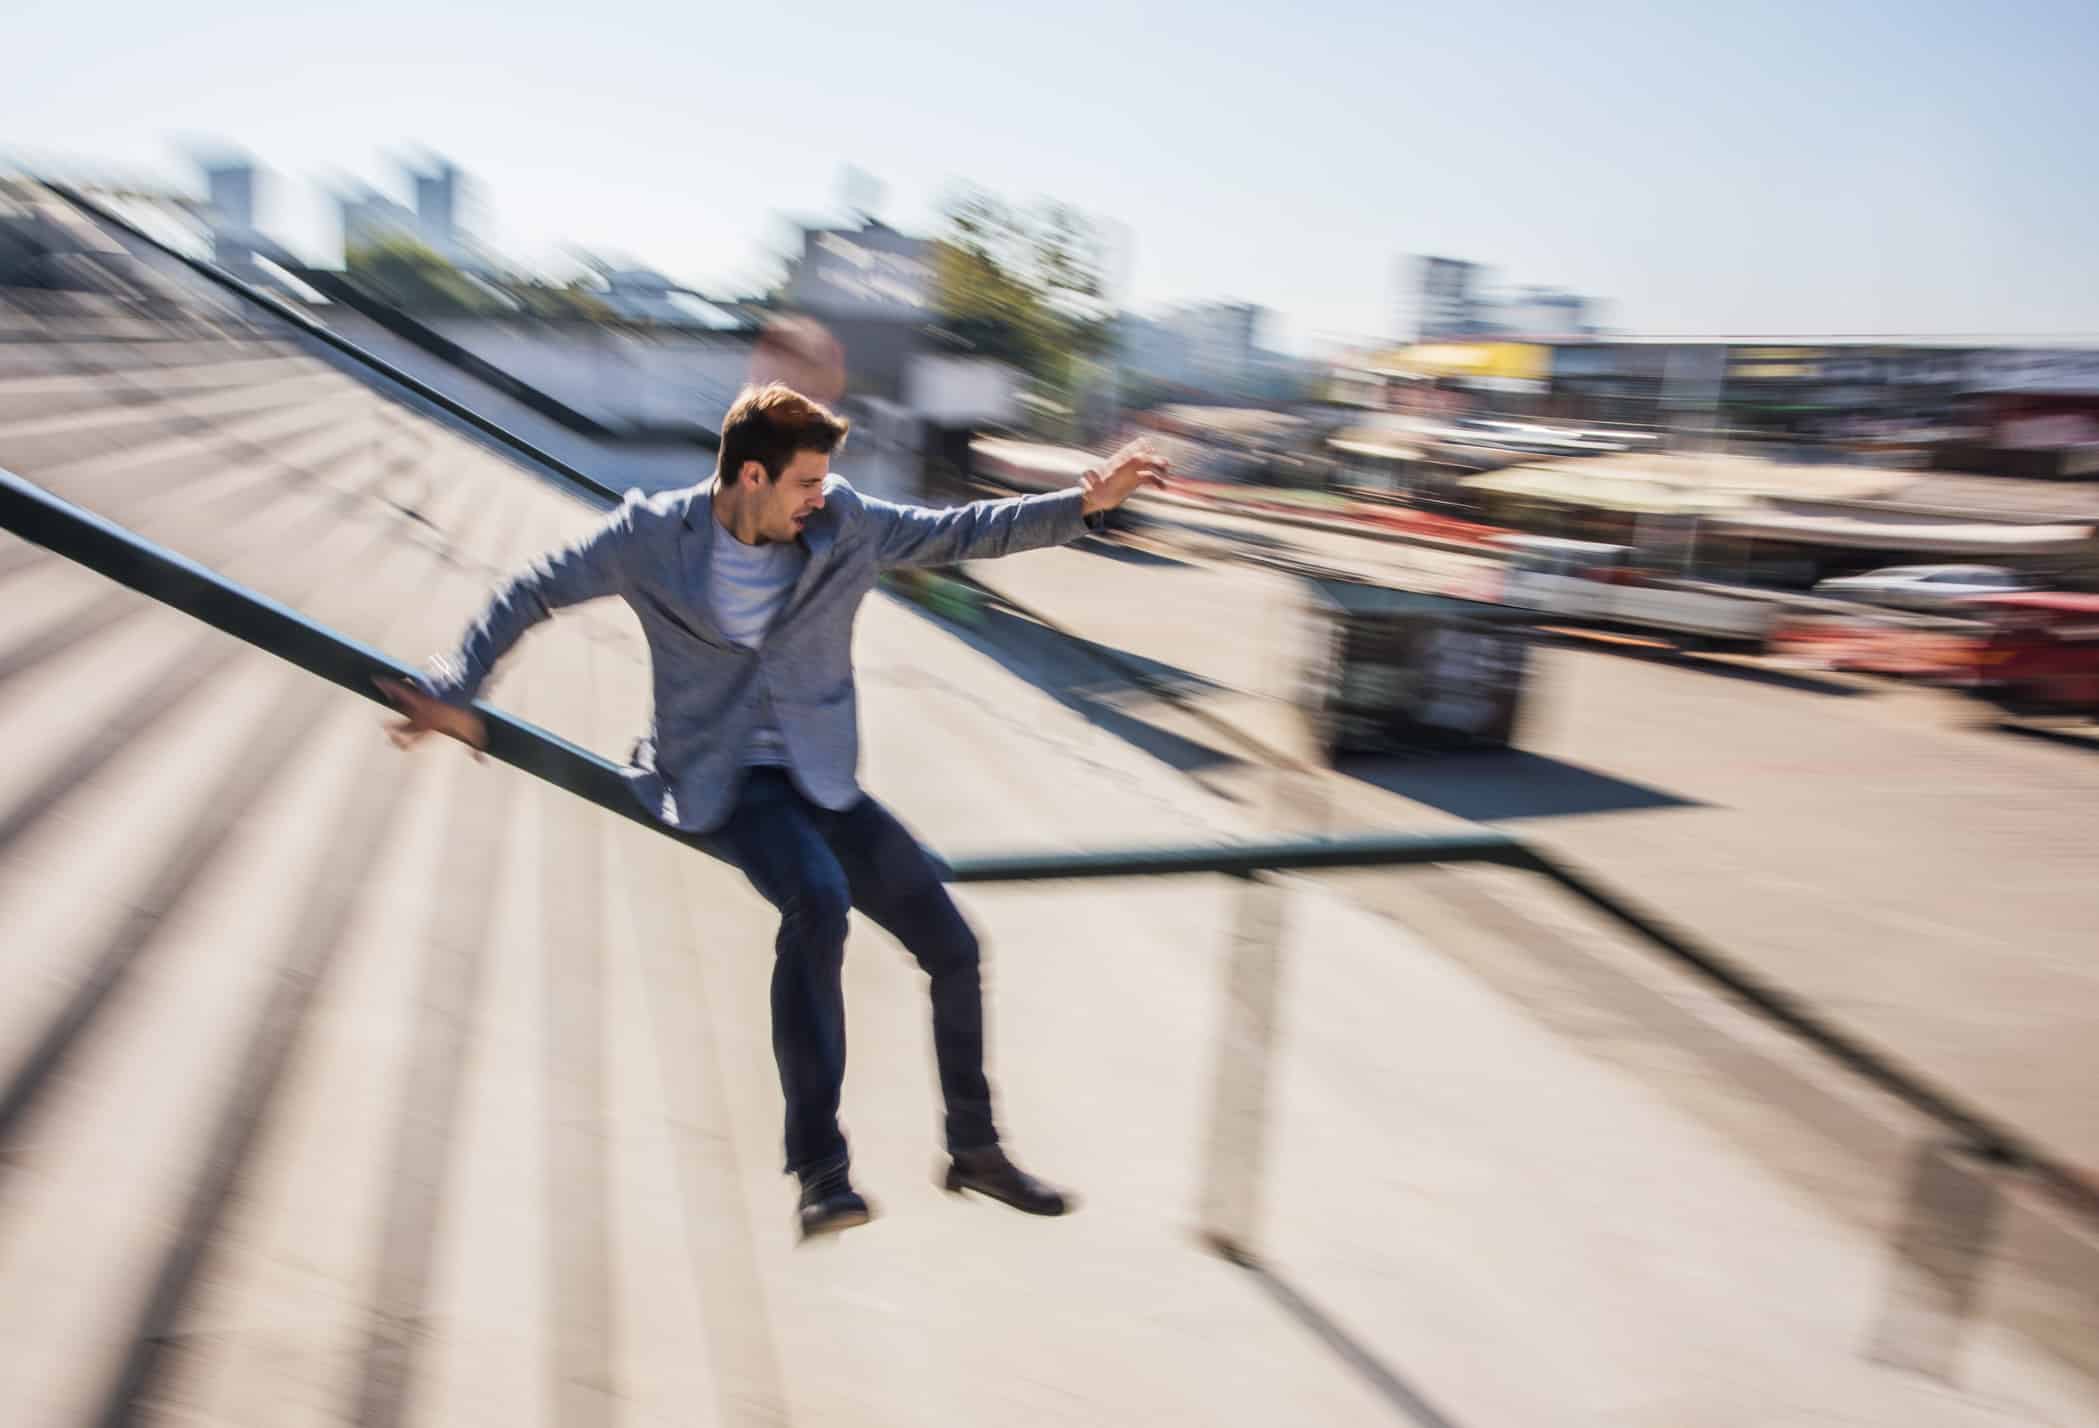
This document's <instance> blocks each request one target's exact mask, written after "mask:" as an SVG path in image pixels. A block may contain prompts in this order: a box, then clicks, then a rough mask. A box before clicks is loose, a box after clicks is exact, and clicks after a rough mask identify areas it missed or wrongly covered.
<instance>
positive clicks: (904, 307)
mask: <svg viewBox="0 0 2099 1428" xmlns="http://www.w3.org/2000/svg"><path fill="white" fill-rule="evenodd" d="M783 296H784V301H785V304H786V305H787V306H788V307H791V308H794V309H795V310H796V311H798V312H805V313H808V314H809V315H810V316H812V317H817V318H822V319H826V320H829V319H833V318H861V319H870V318H871V319H876V320H889V321H898V322H922V321H924V320H925V319H926V318H928V317H929V316H930V315H931V314H932V306H933V243H932V240H931V239H927V238H914V237H912V236H910V235H909V234H907V233H899V232H898V231H897V230H896V229H894V228H891V227H890V226H889V225H887V224H886V223H882V222H881V221H879V220H877V219H873V218H867V219H863V220H862V221H861V222H860V223H859V224H857V225H855V226H852V227H829V226H824V227H807V228H804V229H803V230H802V251H801V253H800V254H799V255H797V256H796V257H795V258H794V259H793V260H792V261H791V262H790V263H789V266H788V273H787V284H786V288H785V292H784V295H783Z"/></svg>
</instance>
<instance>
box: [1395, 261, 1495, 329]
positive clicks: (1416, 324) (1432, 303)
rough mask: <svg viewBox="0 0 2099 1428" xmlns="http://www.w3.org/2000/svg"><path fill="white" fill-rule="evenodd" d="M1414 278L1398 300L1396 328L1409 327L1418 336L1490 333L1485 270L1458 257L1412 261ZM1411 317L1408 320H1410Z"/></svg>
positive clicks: (1490, 324)
mask: <svg viewBox="0 0 2099 1428" xmlns="http://www.w3.org/2000/svg"><path fill="white" fill-rule="evenodd" d="M1411 262H1412V264H1413V268H1414V281H1413V283H1412V285H1411V288H1410V290H1408V291H1407V294H1406V296H1405V297H1404V298H1403V299H1402V301H1401V306H1402V308H1403V309H1404V310H1403V311H1402V312H1401V313H1400V315H1399V321H1398V323H1397V324H1395V330H1396V331H1399V332H1405V331H1407V330H1409V328H1411V329H1412V331H1413V333H1414V336H1415V337H1416V338H1420V339H1427V338H1432V337H1471V336H1474V335H1476V334H1479V333H1483V332H1491V331H1492V330H1493V324H1492V322H1491V321H1490V319H1489V312H1488V303H1487V301H1486V296H1485V292H1484V288H1485V285H1486V282H1485V274H1486V269H1485V268H1483V267H1481V266H1480V265H1479V264H1478V263H1468V262H1466V261H1464V260H1463V259H1461V258H1436V257H1420V258H1415V259H1412V260H1411ZM1410 319H1411V321H1410Z"/></svg>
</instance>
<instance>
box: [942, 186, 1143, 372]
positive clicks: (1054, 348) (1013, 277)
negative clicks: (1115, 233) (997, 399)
mask: <svg viewBox="0 0 2099 1428" xmlns="http://www.w3.org/2000/svg"><path fill="white" fill-rule="evenodd" d="M943 217H944V226H943V229H942V232H941V235H940V239H939V242H938V245H937V247H936V249H935V253H934V262H935V294H936V303H937V306H938V309H939V312H940V316H941V320H942V322H943V323H944V324H945V325H946V326H947V328H948V329H949V330H950V331H952V332H953V333H955V334H956V335H957V336H958V337H961V338H962V339H963V340H965V341H967V342H968V343H970V344H971V345H972V346H973V347H975V348H976V349H977V350H978V351H980V352H982V353H984V354H985V355H987V356H992V357H998V358H1001V359H1002V360H1005V361H1008V362H1011V363H1013V365H1014V366H1016V367H1019V368H1020V369H1021V370H1022V371H1024V372H1026V373H1027V374H1028V375H1029V376H1030V377H1032V378H1034V379H1035V382H1036V384H1037V386H1038V388H1039V389H1040V391H1041V395H1043V396H1046V397H1049V398H1051V399H1053V400H1057V401H1065V402H1068V401H1069V399H1070V398H1071V396H1072V395H1073V394H1074V393H1075V392H1076V391H1077V390H1078V388H1079V386H1080V384H1081V381H1082V379H1083V377H1084V375H1085V373H1086V371H1087V368H1088V366H1089V364H1090V363H1091V362H1092V360H1093V359H1095V358H1096V357H1098V356H1099V355H1100V354H1101V353H1102V352H1104V351H1105V350H1106V348H1107V346H1108V340H1109V329H1108V322H1107V319H1108V316H1109V311H1108V305H1107V303H1106V301H1105V300H1104V292H1103V283H1102V277H1101V272H1102V267H1103V265H1104V246H1103V244H1102V242H1101V239H1100V236H1099V234H1098V233H1097V231H1096V230H1095V229H1094V227H1093V225H1092V224H1090V223H1089V222H1087V220H1086V218H1085V216H1084V215H1083V214H1081V213H1080V212H1079V211H1078V210H1077V209H1075V208H1072V207H1071V206H1070V205H1068V204H1063V203H1058V202H1054V201H1049V200H1044V201H1041V202H1037V203H1035V204H1033V205H1031V206H1029V207H1024V208H1023V207H1016V206H1014V205H1012V204H1009V203H1007V202H1006V201H1005V200H1004V199H1002V198H999V197H998V196H997V195H995V194H991V193H987V192H985V191H984V190H982V189H978V188H973V187H966V186H965V187H963V188H959V189H957V190H956V191H955V192H954V193H952V194H951V195H950V196H949V198H948V200H947V202H946V204H945V205H944V212H943Z"/></svg>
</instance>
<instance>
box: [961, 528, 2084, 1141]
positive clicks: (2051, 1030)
mask: <svg viewBox="0 0 2099 1428" xmlns="http://www.w3.org/2000/svg"><path fill="white" fill-rule="evenodd" d="M1270 534H1271V536H1274V535H1276V534H1277V533H1275V532H1271V533H1270ZM1296 534H1297V533H1296V532H1292V533H1291V537H1292V538H1293V539H1294V537H1295V536H1296ZM1346 540H1347V538H1345V537H1343V538H1335V539H1325V540H1322V541H1321V542H1320V545H1321V547H1323V548H1321V549H1320V552H1319V553H1320V554H1321V555H1322V556H1323V557H1328V558H1331V556H1332V554H1333V552H1332V549H1331V548H1332V547H1333V546H1335V545H1337V544H1339V543H1340V542H1342V541H1346ZM1205 553H1206V554H1207V553H1209V550H1208V549H1206V550H1205ZM1399 558H1400V559H1402V560H1408V559H1416V560H1418V559H1423V557H1421V556H1418V555H1416V554H1415V553H1414V552H1411V551H1409V552H1407V553H1406V554H1404V555H1402V556H1400V557H1399ZM1434 559H1435V557H1433V556H1430V557H1426V560H1428V561H1430V562H1433V561H1434ZM976 573H977V574H978V575H979V576H980V578H982V579H984V580H986V581H987V582H988V583H990V584H992V585H993V586H994V587H995V588H998V589H1001V590H1004V591H1007V592H1008V593H1010V594H1012V595H1013V596H1014V597H1015V598H1016V599H1018V600H1020V601H1022V602H1024V603H1026V604H1028V605H1031V606H1033V607H1034V608H1038V609H1040V610H1042V611H1044V612H1045V613H1047V614H1049V615H1051V616H1053V617H1054V618H1056V619H1057V620H1058V621H1059V622H1060V623H1062V624H1063V625H1065V626H1066V627H1067V628H1069V629H1071V630H1072V631H1074V632H1075V633H1077V634H1080V635H1082V636H1086V637H1089V638H1092V639H1096V640H1099V641H1100V642H1101V643H1103V644H1105V645H1109V646H1112V647H1114V648H1116V649H1118V650H1124V651H1130V652H1133V653H1136V654H1138V655H1141V656H1144V657H1146V658H1148V659H1151V660H1154V661H1157V662H1158V663H1159V664H1160V665H1162V666H1166V667H1170V668H1172V669H1174V670H1178V671H1180V672H1181V683H1182V685H1183V686H1184V687H1185V688H1186V689H1188V690H1189V691H1191V692H1193V693H1194V694H1196V696H1197V697H1198V698H1199V699H1201V700H1204V701H1207V702H1208V703H1209V705H1210V706H1211V707H1214V708H1215V709H1217V710H1218V711H1219V712H1220V713H1222V714H1225V715H1227V716H1228V717H1230V718H1232V719H1233V720H1234V721H1236V722H1238V723H1240V724H1242V725H1243V726H1244V727H1246V728H1248V729H1250V730H1252V731H1253V732H1256V733H1258V734H1259V735H1261V736H1262V737H1263V738H1265V739H1268V740H1270V741H1271V742H1274V743H1277V744H1288V743H1289V740H1290V737H1291V734H1292V731H1293V729H1294V728H1295V727H1296V725H1297V723H1298V721H1297V720H1296V719H1295V717H1294V714H1293V710H1292V707H1291V705H1290V702H1289V701H1290V691H1291V688H1292V684H1291V671H1292V669H1293V667H1294V661H1295V660H1296V659H1297V657H1298V654H1299V651H1300V650H1301V649H1302V647H1303V640H1302V634H1301V627H1300V626H1299V625H1298V623H1297V622H1296V619H1295V617H1294V616H1293V614H1292V611H1293V609H1294V607H1295V605H1296V602H1297V601H1298V600H1299V599H1300V595H1299V591H1298V587H1297V586H1296V584H1295V582H1294V581H1293V580H1291V579H1290V578H1289V577H1285V576H1281V575H1278V574H1274V573H1271V572H1266V571H1260V570H1251V569H1241V568H1232V567H1229V566H1223V565H1218V564H1214V563H1211V562H1208V561H1203V562H1201V563H1193V564H1181V563H1176V562H1174V561H1172V560H1170V559H1165V558H1163V557H1161V556H1160V555H1158V554H1146V553H1143V552H1124V551H1114V550H1106V549H1102V550H1098V551H1093V552H1086V551H1076V550H1075V551H1069V552H1059V553H1057V554H1056V555H1053V556H1049V557H1046V558H1044V559H1043V560H1041V561H1039V562H1035V563H1032V564H1030V565H1029V566H1028V567H1027V568H1026V569H1025V570H1021V569H1014V568H1003V567H998V566H986V567H983V568H982V569H980V570H978V571H977V572H976ZM1424 573H1425V574H1426V575H1427V576H1428V578H1429V579H1430V581H1431V583H1435V582H1436V581H1437V580H1440V579H1442V578H1446V577H1445V572H1444V571H1442V570H1433V569H1432V570H1430V571H1427V572H1424ZM1533 678H1534V690H1533V702H1532V706H1531V709H1530V712H1529V716H1528V718H1527V721H1526V723H1525V726H1524V729H1523V732H1522V735H1521V738H1520V749H1519V750H1518V751H1515V752H1511V753H1508V754H1498V755H1483V756H1468V757H1463V758H1449V759H1440V760H1435V759H1432V760H1422V761H1416V762H1407V761H1402V760H1375V759H1355V760H1349V761H1347V762H1346V763H1345V765H1344V767H1343V769H1342V771H1341V773H1340V774H1339V776H1337V777H1334V778H1332V779H1330V780H1328V783H1329V785H1330V789H1331V793H1330V796H1329V798H1328V800H1327V803H1328V806H1329V808H1330V809H1331V813H1330V815H1329V816H1330V817H1331V818H1332V819H1333V821H1334V823H1335V824H1336V825H1337V826H1344V827H1356V826H1373V827H1386V826H1392V825H1395V824H1399V825H1409V824H1422V823H1430V822H1437V821H1444V820H1447V819H1449V818H1458V819H1466V820H1478V821H1483V822H1490V823H1511V824H1515V825H1519V826H1521V827H1522V829H1523V830H1524V831H1525V833H1526V834H1527V835H1529V836H1534V837H1538V838H1540V839H1542V840H1544V841H1545V842H1547V843H1549V844H1550V845H1551V846H1553V847H1555V848H1558V849H1561V850H1564V851H1565V852H1567V853H1569V854H1570V855H1573V856H1575V857H1577V858H1578V859H1579V860H1580V861H1581V862H1583V863H1584V864H1585V865H1587V866H1589V867H1592V868H1594V869H1596V870H1597V871H1599V872H1601V873H1604V874H1606V875H1608V876H1609V877H1610V878H1611V879H1612V880H1613V881H1614V882H1615V883H1617V884H1618V885H1620V886H1623V887H1626V888H1628V889H1632V890H1636V891H1637V892H1638V893H1639V895H1641V896H1642V897H1643V898H1645V899H1647V900H1649V901H1650V902H1652V903H1653V904H1655V905H1656V906H1658V907H1659V908H1661V909H1662V910H1663V911H1665V912H1667V913H1668V914H1670V915H1671V916H1672V917H1674V918H1675V919H1677V920H1678V921H1680V922H1681V923H1682V924H1683V925H1685V926H1686V927H1688V928H1691V929H1694V930H1696V931H1698V932H1700V933H1702V934H1704V935H1705V936H1707V937H1708V938H1710V939H1711V940H1712V941H1714V942H1716V943H1718V944H1719V945H1720V946H1722V947H1724V948H1726V949H1728V950H1730V951H1732V952H1734V953H1736V954H1737V955H1739V956H1741V957H1743V958H1744V959H1746V960H1747V961H1749V962H1750V963H1751V964H1752V965H1754V966H1756V967H1757V968H1759V969H1761V970H1762V971H1764V972H1765V973H1767V974H1768V975H1770V976H1772V977H1774V978H1775V979H1777V980H1778V981H1779V982H1780V983H1782V984H1783V985H1786V986H1790V987H1793V988H1796V989H1797V990H1799V991H1800V992H1802V993H1804V994H1806V995H1808V996H1809V997H1810V998H1811V999H1812V1000H1814V1001H1815V1002H1816V1003H1817V1004H1818V1005H1821V1006H1824V1007H1826V1008H1828V1009H1830V1010H1831V1011H1833V1012H1835V1013H1836V1014H1838V1015H1839V1017H1840V1018H1841V1019H1842V1020H1844V1021H1845V1022H1846V1023H1848V1024H1850V1025H1852V1026H1855V1027H1857V1028H1859V1029H1860V1030H1862V1031H1864V1032H1866V1033H1868V1034H1869V1035H1871V1036H1873V1037H1874V1038H1876V1039H1878V1040H1880V1041H1881V1042H1882V1043H1884V1044H1885V1045H1887V1046H1889V1047H1891V1048H1893V1049H1894V1050H1895V1051H1897V1052H1898V1053H1899V1054H1900V1055H1902V1056H1903V1057H1905V1058H1907V1059H1909V1060H1911V1061H1913V1062H1915V1063H1917V1064H1918V1065H1920V1066H1922V1067H1924V1068H1926V1069H1927V1070H1929V1071H1931V1072H1932V1073H1933V1074H1935V1075H1937V1076H1939V1077H1940V1078H1941V1079H1943V1080H1945V1081H1947V1082H1948V1083H1949V1084H1951V1085H1954V1086H1957V1087H1960V1088H1961V1089H1962V1090H1963V1091H1964V1092H1965V1093H1967V1094H1969V1095H1972V1096H1973V1097H1975V1098H1976V1099H1978V1100H1980V1101H1982V1102H1984V1103H1985V1104H1987V1105H1988V1106H1989V1107H1990V1108H1991V1109H1992V1110H1993V1111H1995V1112H1996V1113H1997V1114H1999V1115H2002V1116H2005V1117H2007V1118H2009V1119H2011V1120H2013V1121H2015V1122H2016V1123H2017V1124H2019V1125H2020V1126H2022V1127H2023V1128H2025V1129H2026V1130H2028V1131H2029V1132H2030V1133H2032V1134H2034V1135H2035V1136H2037V1137H2039V1138H2040V1139H2041V1140H2043V1141H2044V1142H2046V1143H2048V1144H2050V1145H2052V1146H2054V1147H2056V1148H2057V1149H2058V1150H2059V1151H2060V1152H2061V1153H2064V1154H2066V1155H2068V1156H2070V1157H2072V1158H2074V1159H2077V1160H2080V1161H2083V1162H2085V1163H2087V1164H2090V1165H2093V1166H2099V1117H2095V1116H2094V1115H2093V1114H2092V1111H2091V1105H2090V1099H2089V1096H2088V1095H2087V1088H2088V1087H2089V1085H2090V1084H2091V1080H2092V1076H2093V1073H2094V1071H2095V1065H2094V1062H2093V1059H2092V1053H2091V1050H2090V1045H2089V1034H2088V1028H2089V1027H2090V1026H2091V1024H2092V1023H2093V1021H2094V1019H2095V1018H2099V962H2095V961H2094V959H2093V957H2092V955H2091V953H2092V946H2093V943H2092V928H2093V927H2094V925H2095V924H2099V879H2095V878H2094V877H2093V875H2092V869H2093V867H2094V861H2093V857H2094V853H2095V851H2099V842H2095V835H2094V832H2093V829H2094V826H2095V825H2094V822H2093V809H2094V808H2095V807H2099V748H2094V747H2091V746H2089V745H2087V744H2085V743H2082V742H2080V741H2077V740H2074V739H2073V740H2049V739H2042V738H2036V737H2032V736H2028V735H2021V734H2018V733H2013V732H2007V731H2002V730H1998V729H1996V728H1994V727H1991V726H1989V725H1988V724H1987V723H1986V722H1985V721H1981V720H1979V719H1978V718H1976V717H1975V714H1974V712H1973V709H1972V706H1969V705H1967V704H1965V703H1963V702H1962V701H1959V700H1957V699H1955V698H1952V697H1951V696H1942V695H1938V694H1935V693H1932V692H1928V691H1917V690H1904V689H1900V688H1897V687H1894V686H1890V685H1884V684H1883V685H1875V684H1871V683H1868V682H1865V681H1850V680H1826V679H1819V678H1813V677H1805V676H1799V675H1794V674H1791V673H1788V672H1785V671H1781V670H1775V669H1770V668H1766V667H1762V666H1759V665H1757V664H1756V663H1754V662H1752V661H1742V660H1727V659H1696V658H1693V659H1681V658H1676V657H1673V656H1672V657H1668V658H1661V657H1656V656H1655V655H1653V654H1651V653H1648V652H1641V651H1635V650H1630V649H1623V648H1615V647H1612V646H1607V645H1597V646H1584V645H1582V644H1580V643H1574V642H1564V643H1560V644H1555V645H1552V646H1548V647H1546V648H1544V649H1542V650H1541V651H1540V656H1539V659H1538V663H1537V667H1536V669H1535V672H1534V676H1533Z"/></svg>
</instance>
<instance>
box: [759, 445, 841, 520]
mask: <svg viewBox="0 0 2099 1428" xmlns="http://www.w3.org/2000/svg"><path fill="white" fill-rule="evenodd" d="M830 472H831V458H830V456H829V455H828V454H827V453H825V452H821V451H797V452H796V453H795V454H794V460H792V461H790V462H788V463H787V466H786V468H785V469H784V470H782V471H781V472H780V479H779V480H777V481H768V480H766V479H765V468H764V467H763V466H761V465H759V464H758V463H757V462H755V461H747V462H745V463H744V481H745V484H746V485H748V486H750V488H751V489H752V491H753V493H754V494H755V495H756V497H757V502H758V534H759V535H760V536H761V537H762V538H764V539H765V540H769V541H775V540H776V541H790V540H793V539H794V538H795V537H796V536H798V535H800V534H801V533H802V527H803V526H804V525H806V524H808V521H809V517H810V516H812V515H814V514H815V513H816V512H818V511H820V510H822V509H823V505H824V477H826V476H828V475H829V474H830Z"/></svg>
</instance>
